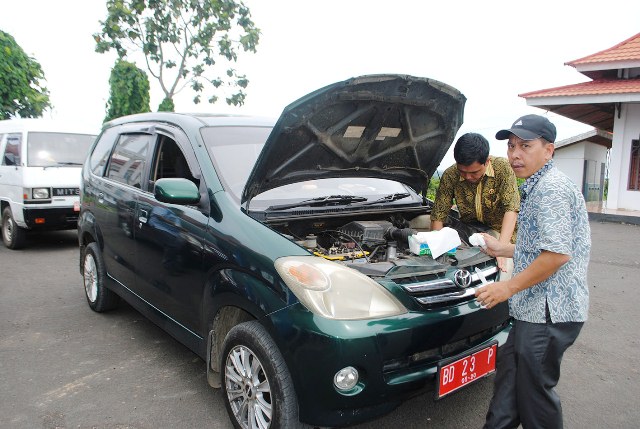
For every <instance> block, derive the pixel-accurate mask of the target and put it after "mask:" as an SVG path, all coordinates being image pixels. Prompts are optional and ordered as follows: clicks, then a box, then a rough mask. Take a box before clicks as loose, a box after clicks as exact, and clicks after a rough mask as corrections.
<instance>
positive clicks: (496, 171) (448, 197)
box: [431, 156, 520, 242]
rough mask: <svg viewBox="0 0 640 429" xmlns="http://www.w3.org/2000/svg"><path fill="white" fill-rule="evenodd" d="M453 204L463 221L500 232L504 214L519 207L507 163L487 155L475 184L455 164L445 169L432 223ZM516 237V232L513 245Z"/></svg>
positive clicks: (512, 177)
mask: <svg viewBox="0 0 640 429" xmlns="http://www.w3.org/2000/svg"><path fill="white" fill-rule="evenodd" d="M454 201H455V204H456V206H457V209H458V212H459V213H460V220H462V221H463V222H482V223H483V224H485V225H487V226H489V227H490V228H492V229H494V230H496V231H500V229H501V228H502V218H503V217H504V214H505V213H506V212H508V211H513V212H518V210H519V208H520V193H519V191H518V183H517V182H516V175H515V174H514V172H513V170H512V169H511V166H510V165H509V161H507V159H506V158H498V157H494V156H490V157H489V165H488V166H487V170H486V171H485V173H484V176H482V179H480V181H479V182H478V183H470V182H468V181H466V180H464V179H463V178H462V177H461V176H460V172H459V171H458V169H457V168H456V164H454V165H452V166H451V167H449V168H447V169H446V170H445V172H444V174H443V175H442V179H440V186H439V187H438V190H437V191H436V198H435V204H434V206H433V210H432V211H431V220H432V221H433V220H438V221H441V222H444V221H445V220H446V218H447V215H448V214H449V211H450V210H451V207H452V206H453V204H454ZM516 229H517V228H516ZM515 236H516V230H514V231H513V236H512V240H511V241H512V242H515Z"/></svg>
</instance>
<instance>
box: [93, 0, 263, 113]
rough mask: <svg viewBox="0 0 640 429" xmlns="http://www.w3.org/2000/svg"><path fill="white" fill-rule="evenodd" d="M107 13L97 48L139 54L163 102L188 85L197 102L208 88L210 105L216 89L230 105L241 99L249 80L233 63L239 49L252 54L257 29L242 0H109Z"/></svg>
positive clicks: (99, 50) (121, 56)
mask: <svg viewBox="0 0 640 429" xmlns="http://www.w3.org/2000/svg"><path fill="white" fill-rule="evenodd" d="M107 11H108V16H107V18H106V19H105V20H104V21H100V24H101V25H102V30H101V31H100V32H99V33H96V34H94V39H95V41H96V52H100V53H103V52H107V51H110V50H111V49H114V50H115V51H116V52H117V53H118V55H119V57H120V58H124V57H127V56H128V55H130V54H134V53H142V54H143V55H144V57H145V61H146V65H147V68H148V70H149V73H150V74H151V76H152V77H153V78H155V79H156V80H157V81H158V82H159V84H160V87H161V88H162V91H163V92H164V98H165V100H167V99H168V100H172V99H173V97H174V95H175V94H177V93H178V92H180V91H181V90H182V89H184V88H185V87H190V88H191V89H192V90H193V91H194V92H195V96H194V99H193V102H194V103H196V104H197V103H199V102H200V101H201V97H202V95H203V92H204V91H205V89H206V88H207V87H208V88H210V91H211V93H210V94H209V95H207V96H206V97H207V100H208V101H209V103H215V102H216V101H217V100H218V95H216V92H218V91H220V92H224V93H225V94H227V95H226V102H227V103H228V104H230V105H231V104H233V105H236V106H238V105H242V104H243V103H244V99H245V97H246V94H245V92H244V90H245V88H246V87H247V85H248V83H249V81H248V80H247V78H246V76H245V75H242V74H239V73H238V72H237V71H236V70H235V68H234V67H233V64H234V63H235V62H236V61H237V58H238V52H239V51H240V50H241V49H242V50H244V51H245V52H247V51H250V52H256V46H257V44H258V40H259V36H260V30H259V29H258V28H257V27H256V26H255V24H254V23H253V21H252V20H251V15H250V12H249V9H248V8H247V7H246V6H245V5H244V4H243V3H242V2H241V1H235V0H107ZM162 104H163V105H164V106H165V107H166V106H167V105H168V104H169V103H165V101H163V103H162Z"/></svg>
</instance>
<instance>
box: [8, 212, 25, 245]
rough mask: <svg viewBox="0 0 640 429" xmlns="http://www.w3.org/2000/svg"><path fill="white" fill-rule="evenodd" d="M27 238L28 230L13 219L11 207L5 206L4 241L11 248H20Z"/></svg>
mask: <svg viewBox="0 0 640 429" xmlns="http://www.w3.org/2000/svg"><path fill="white" fill-rule="evenodd" d="M26 238H27V231H25V230H24V229H23V228H20V227H19V226H18V224H17V223H16V221H15V220H14V219H13V213H11V208H9V207H5V209H4V210H3V212H2V241H4V245H5V246H7V247H8V248H9V249H13V250H15V249H20V248H21V247H22V246H24V242H25V241H26Z"/></svg>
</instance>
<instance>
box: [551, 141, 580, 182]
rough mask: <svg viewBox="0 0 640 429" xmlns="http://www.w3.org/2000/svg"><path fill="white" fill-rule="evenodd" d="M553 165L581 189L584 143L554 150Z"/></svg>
mask: <svg viewBox="0 0 640 429" xmlns="http://www.w3.org/2000/svg"><path fill="white" fill-rule="evenodd" d="M553 163H554V164H555V165H556V167H558V169H559V170H560V171H562V172H563V173H564V174H566V175H567V176H569V178H570V179H571V180H573V183H575V184H576V185H578V188H579V189H582V175H583V166H584V143H576V144H572V145H570V146H565V147H561V148H558V149H556V151H555V154H554V155H553Z"/></svg>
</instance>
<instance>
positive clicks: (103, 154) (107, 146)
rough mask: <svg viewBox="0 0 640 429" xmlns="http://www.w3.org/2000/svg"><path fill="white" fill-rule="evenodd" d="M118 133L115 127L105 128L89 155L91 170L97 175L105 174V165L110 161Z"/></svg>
mask: <svg viewBox="0 0 640 429" xmlns="http://www.w3.org/2000/svg"><path fill="white" fill-rule="evenodd" d="M117 136H118V133H117V131H116V129H115V128H110V129H107V130H105V131H104V132H103V133H102V135H101V136H100V137H99V139H98V143H96V146H95V147H94V148H93V151H92V152H91V156H90V157H89V168H90V169H91V172H92V173H93V174H95V175H97V176H102V175H104V167H105V166H106V165H107V161H109V156H110V155H111V150H112V149H113V143H114V142H115V141H116V137H117Z"/></svg>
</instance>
